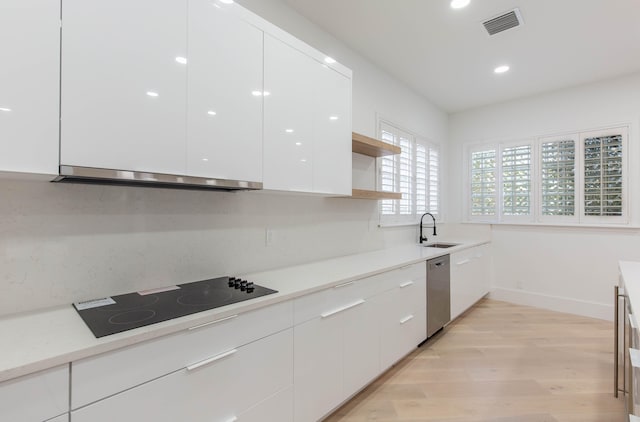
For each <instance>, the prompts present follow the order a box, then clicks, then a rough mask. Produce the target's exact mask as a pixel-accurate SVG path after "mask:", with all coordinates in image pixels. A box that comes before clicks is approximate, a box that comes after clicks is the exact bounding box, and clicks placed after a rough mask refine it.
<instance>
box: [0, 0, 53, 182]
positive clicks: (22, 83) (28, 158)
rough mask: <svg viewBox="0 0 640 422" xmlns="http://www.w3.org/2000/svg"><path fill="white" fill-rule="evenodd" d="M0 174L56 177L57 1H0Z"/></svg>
mask: <svg viewBox="0 0 640 422" xmlns="http://www.w3.org/2000/svg"><path fill="white" fill-rule="evenodd" d="M0 51H2V56H3V59H2V65H1V66H0V171H9V172H22V173H41V174H51V175H54V174H58V124H59V120H58V119H59V98H60V97H59V89H60V79H59V78H60V64H59V63H60V2H59V1H56V0H3V1H2V2H0Z"/></svg>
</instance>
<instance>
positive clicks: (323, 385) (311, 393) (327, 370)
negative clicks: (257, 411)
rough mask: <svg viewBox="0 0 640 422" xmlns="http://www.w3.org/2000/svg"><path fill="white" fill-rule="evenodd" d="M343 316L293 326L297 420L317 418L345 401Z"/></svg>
mask: <svg viewBox="0 0 640 422" xmlns="http://www.w3.org/2000/svg"><path fill="white" fill-rule="evenodd" d="M342 324H343V321H342V318H341V316H340V315H336V316H335V317H334V318H321V317H319V318H316V319H313V320H311V321H308V322H305V323H304V324H300V325H298V326H296V327H295V328H294V343H293V347H294V350H295V353H294V361H293V373H294V381H293V385H294V399H293V402H294V420H295V421H296V422H298V421H299V422H305V421H317V420H318V419H320V418H321V417H322V416H324V415H325V414H326V413H327V412H328V411H329V410H331V409H333V408H334V407H335V406H337V405H338V404H340V402H341V401H342V397H343V394H342V371H343V363H342V362H343V357H342V345H343V342H342V338H343V337H342Z"/></svg>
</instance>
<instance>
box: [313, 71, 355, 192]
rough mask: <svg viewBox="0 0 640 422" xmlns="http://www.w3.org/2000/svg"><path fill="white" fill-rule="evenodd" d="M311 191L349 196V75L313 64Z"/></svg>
mask: <svg viewBox="0 0 640 422" xmlns="http://www.w3.org/2000/svg"><path fill="white" fill-rule="evenodd" d="M314 88H315V89H316V93H315V95H314V98H315V100H316V104H315V111H314V138H313V191H314V192H317V193H326V194H336V195H348V196H351V177H352V171H351V164H352V161H353V160H352V154H351V79H350V78H347V77H346V76H344V75H342V74H340V73H338V72H336V71H335V70H333V69H331V68H329V67H328V66H326V65H324V64H322V65H321V64H320V63H318V64H317V65H316V82H315V83H314Z"/></svg>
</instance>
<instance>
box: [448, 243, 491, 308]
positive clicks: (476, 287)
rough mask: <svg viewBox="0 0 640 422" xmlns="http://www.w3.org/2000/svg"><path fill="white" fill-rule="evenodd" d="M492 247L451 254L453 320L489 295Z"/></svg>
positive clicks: (474, 248) (481, 247)
mask: <svg viewBox="0 0 640 422" xmlns="http://www.w3.org/2000/svg"><path fill="white" fill-rule="evenodd" d="M490 248H491V246H490V245H488V244H485V245H480V246H476V247H473V248H469V249H465V250H462V251H460V252H455V253H453V254H451V319H452V320H453V319H454V318H456V317H458V316H460V314H462V313H463V312H464V311H466V310H467V309H469V308H470V307H471V306H472V305H473V304H474V303H476V302H477V301H478V300H480V299H481V298H482V297H483V296H484V295H486V294H487V293H489V289H490V287H491V249H490Z"/></svg>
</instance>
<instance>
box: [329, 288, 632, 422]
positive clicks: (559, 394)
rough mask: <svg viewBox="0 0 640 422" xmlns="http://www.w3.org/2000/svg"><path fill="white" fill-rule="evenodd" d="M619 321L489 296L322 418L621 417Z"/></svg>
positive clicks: (496, 421)
mask: <svg viewBox="0 0 640 422" xmlns="http://www.w3.org/2000/svg"><path fill="white" fill-rule="evenodd" d="M624 420H626V419H625V414H624V402H623V400H622V399H621V398H620V399H615V398H614V397H613V323H611V322H607V321H601V320H597V319H590V318H584V317H579V316H574V315H569V314H563V313H558V312H552V311H546V310H541V309H536V308H532V307H526V306H519V305H513V304H509V303H505V302H498V301H493V300H488V299H483V300H482V301H481V302H479V303H478V304H477V305H476V306H475V307H474V308H472V309H471V310H470V311H468V312H467V313H466V314H465V315H463V316H462V317H460V318H458V319H457V320H456V321H455V322H453V323H452V324H450V325H449V326H448V327H447V328H445V330H443V331H442V332H441V333H440V334H438V335H436V336H435V337H433V338H431V339H430V340H429V341H428V342H427V343H426V344H424V345H423V346H422V347H421V348H419V349H417V350H416V351H415V352H413V353H411V354H410V355H409V356H407V357H406V358H405V359H403V360H402V361H401V362H399V363H398V364H397V365H396V366H395V367H393V368H392V369H390V370H389V371H388V372H387V373H385V374H384V375H382V376H381V377H380V378H379V379H377V380H376V381H375V382H374V383H373V384H372V385H370V386H369V387H367V388H366V389H365V390H363V391H362V392H361V393H360V394H358V395H357V396H355V397H354V398H353V399H352V400H351V401H349V402H348V403H346V404H345V405H344V406H343V407H341V408H340V409H338V410H337V411H336V412H334V414H332V415H331V416H329V417H328V418H327V419H326V420H325V421H326V422H364V421H377V422H397V421H425V422H426V421H447V422H480V421H483V422H578V421H580V422H621V421H624Z"/></svg>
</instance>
